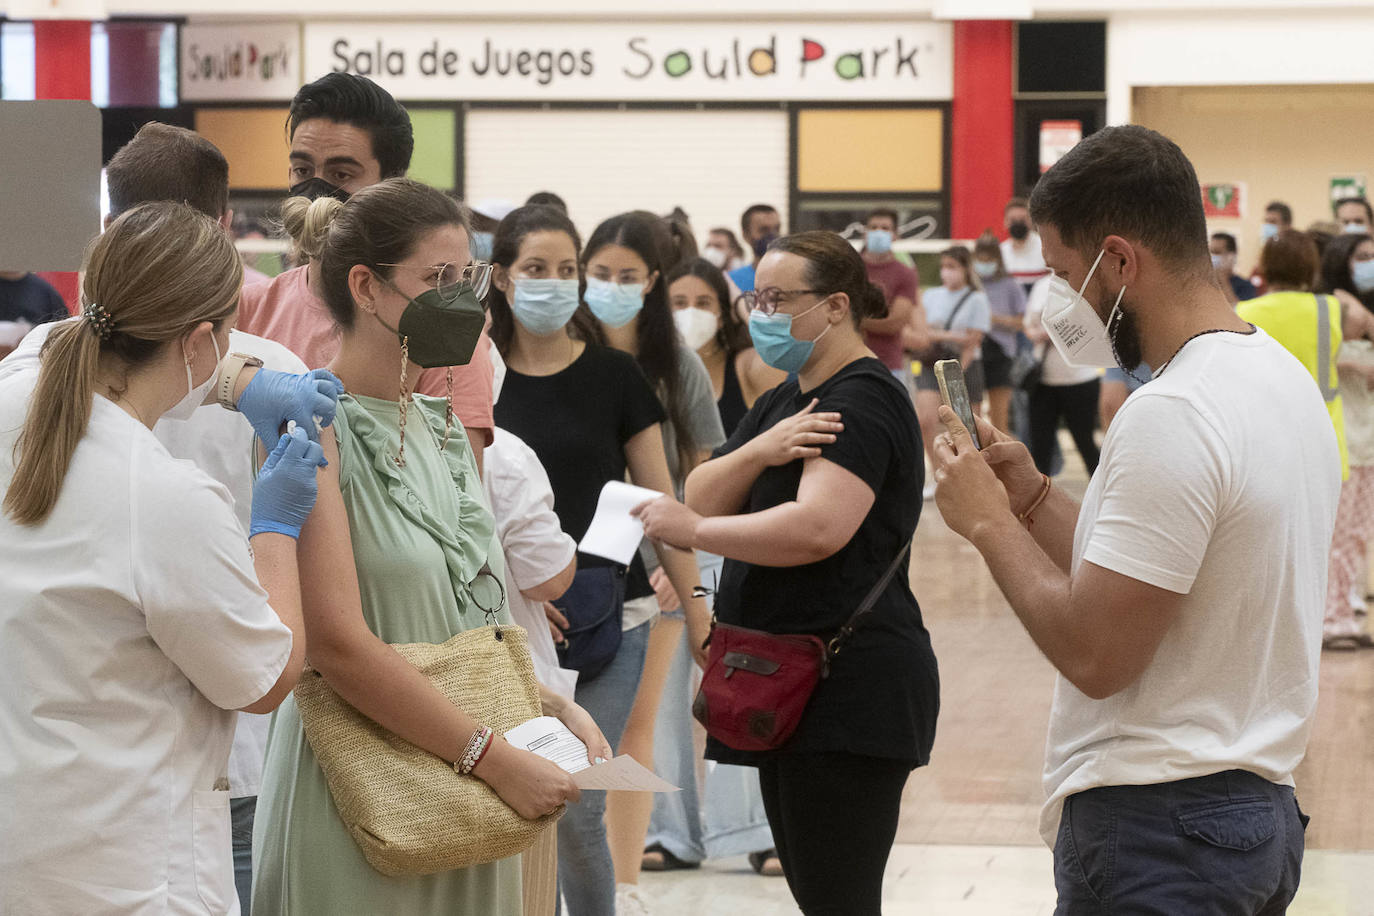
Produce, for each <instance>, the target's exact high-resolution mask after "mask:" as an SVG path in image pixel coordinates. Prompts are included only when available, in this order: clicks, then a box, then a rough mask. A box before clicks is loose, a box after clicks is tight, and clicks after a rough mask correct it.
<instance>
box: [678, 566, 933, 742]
mask: <svg viewBox="0 0 1374 916" xmlns="http://www.w3.org/2000/svg"><path fill="white" fill-rule="evenodd" d="M910 549H911V545H909V544H908V545H907V546H906V547H905V548H903V549H902V552H901V553H899V554H897V558H896V559H895V560H893V561H892V565H891V566H889V567H888V568H887V572H885V573H883V577H882V578H881V579H879V580H878V582H877V584H876V585H874V586H873V588H872V589H870V590H869V593H868V595H867V596H866V597H865V598H864V600H863V603H862V604H860V605H859V609H858V610H856V611H855V612H854V613H853V615H851V616H850V618H849V619H848V620H847V621H845V624H844V626H843V627H841V628H840V630H839V632H838V633H836V634H835V636H834V637H833V638H832V639H831V640H830V642H829V644H827V643H826V642H825V641H824V640H822V639H821V638H820V637H819V636H807V635H796V636H791V635H787V636H779V635H776V634H773V633H765V632H763V631H762V630H750V629H748V628H746V627H737V626H733V625H732V624H728V623H718V622H716V621H715V620H712V621H711V635H710V636H708V637H707V639H706V647H707V648H708V649H709V652H708V654H707V659H706V671H705V673H704V674H703V675H702V678H701V690H700V691H698V693H697V697H696V700H695V701H693V703H692V715H694V716H696V718H697V721H698V722H700V723H701V724H702V725H703V726H705V728H706V733H707V734H708V735H710V736H711V737H712V738H715V739H716V740H717V741H719V742H720V743H721V744H724V745H725V746H726V747H732V748H734V749H735V750H737V751H771V750H776V749H777V748H780V747H782V746H783V745H784V744H786V743H787V740H788V739H789V738H791V737H792V733H793V732H795V731H796V730H797V726H798V725H799V724H800V723H801V718H802V714H803V713H804V712H805V711H806V704H807V703H809V702H810V701H811V694H812V693H814V692H815V690H816V685H818V684H819V683H820V682H821V681H822V680H823V679H825V678H826V677H828V676H829V674H830V661H831V659H833V658H834V657H835V656H836V655H838V654H839V653H840V651H841V650H842V649H843V648H844V646H845V643H847V642H848V641H849V637H850V636H851V635H853V633H854V627H855V625H856V624H857V623H858V622H859V618H860V617H862V616H863V615H864V614H867V613H868V612H869V611H871V610H873V605H874V604H876V603H877V601H878V597H879V596H880V595H882V593H883V591H884V590H885V589H886V588H887V584H888V583H889V582H891V581H892V577H893V575H895V574H896V572H897V569H898V568H899V567H900V566H901V565H902V561H903V560H904V559H905V558H906V555H907V552H908V551H909V550H910Z"/></svg>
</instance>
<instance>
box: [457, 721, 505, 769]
mask: <svg viewBox="0 0 1374 916" xmlns="http://www.w3.org/2000/svg"><path fill="white" fill-rule="evenodd" d="M495 735H496V733H495V732H494V731H492V730H491V729H490V728H489V727H487V726H485V725H483V726H482V727H481V728H479V729H477V731H475V732H473V733H472V737H471V738H469V739H468V746H467V749H466V750H464V751H463V756H462V757H460V758H459V759H458V761H457V762H456V763H454V764H453V769H454V770H456V771H457V772H458V774H459V775H461V776H467V775H469V774H471V773H472V771H473V770H474V769H476V768H477V764H479V763H481V762H482V758H483V757H485V756H487V751H488V750H490V749H491V742H492V738H493V737H495Z"/></svg>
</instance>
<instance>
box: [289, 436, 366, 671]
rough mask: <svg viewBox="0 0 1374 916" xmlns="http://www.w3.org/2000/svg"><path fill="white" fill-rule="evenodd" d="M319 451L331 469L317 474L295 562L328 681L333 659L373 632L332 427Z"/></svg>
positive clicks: (317, 660)
mask: <svg viewBox="0 0 1374 916" xmlns="http://www.w3.org/2000/svg"><path fill="white" fill-rule="evenodd" d="M320 446H321V448H323V449H324V456H325V458H326V459H327V460H328V461H329V465H328V467H325V468H323V469H321V472H320V474H319V478H318V479H319V492H318V495H317V496H316V498H315V508H314V510H313V511H312V512H311V513H310V517H309V518H307V519H306V522H305V526H304V527H303V528H301V536H300V540H299V541H298V542H297V548H296V556H297V563H298V564H299V567H300V577H301V611H302V614H303V616H304V618H305V629H306V634H307V636H308V638H309V641H310V647H311V653H310V654H311V661H312V663H314V664H315V667H316V668H318V669H320V670H321V671H322V672H324V673H325V674H326V675H328V673H329V672H328V666H329V662H330V660H331V658H332V657H337V654H338V653H340V652H342V651H346V649H347V647H348V646H349V645H350V644H351V643H353V642H355V641H357V640H359V639H365V638H367V637H369V636H371V635H372V631H371V630H370V629H368V626H367V621H366V620H365V619H364V618H363V602H362V595H361V592H360V591H359V589H358V573H357V569H356V567H355V565H354V562H353V538H352V535H351V534H350V531H349V527H348V510H347V509H346V508H345V507H344V501H343V493H342V491H341V490H340V489H339V466H340V460H339V445H338V440H337V439H336V438H335V436H334V430H333V428H332V427H326V428H325V430H324V432H323V433H322V434H321V435H320Z"/></svg>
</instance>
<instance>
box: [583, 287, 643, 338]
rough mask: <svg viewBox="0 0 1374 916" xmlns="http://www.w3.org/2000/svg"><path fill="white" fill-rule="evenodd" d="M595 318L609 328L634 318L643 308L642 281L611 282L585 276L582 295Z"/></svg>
mask: <svg viewBox="0 0 1374 916" xmlns="http://www.w3.org/2000/svg"><path fill="white" fill-rule="evenodd" d="M583 298H585V299H586V302H587V308H589V309H591V310H592V314H593V315H595V316H596V320H597V321H599V322H601V323H602V324H604V325H606V326H607V327H611V328H621V327H624V326H625V325H627V324H629V323H630V322H631V321H633V320H634V317H635V316H636V315H638V314H639V310H640V309H642V308H644V284H643V283H612V282H611V281H609V280H598V279H596V278H595V277H588V278H587V292H586V293H585V294H584V297H583Z"/></svg>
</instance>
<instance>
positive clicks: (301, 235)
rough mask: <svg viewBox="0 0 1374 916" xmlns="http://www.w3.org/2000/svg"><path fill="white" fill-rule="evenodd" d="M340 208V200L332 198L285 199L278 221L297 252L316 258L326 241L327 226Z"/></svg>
mask: <svg viewBox="0 0 1374 916" xmlns="http://www.w3.org/2000/svg"><path fill="white" fill-rule="evenodd" d="M342 209H343V202H342V201H339V200H337V199H335V198H333V197H321V198H318V199H317V200H313V201H312V200H311V199H310V198H308V197H290V198H287V200H286V202H285V203H283V204H282V205H281V222H282V228H283V229H285V230H286V234H287V235H289V236H291V243H292V244H293V245H294V246H295V247H296V253H297V254H298V255H300V256H301V257H305V258H309V259H310V260H312V261H314V260H318V259H319V257H320V254H321V253H322V252H323V251H324V248H325V243H326V242H327V241H328V240H329V227H330V225H331V224H332V223H333V222H334V217H336V216H338V215H339V211H340V210H342Z"/></svg>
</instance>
